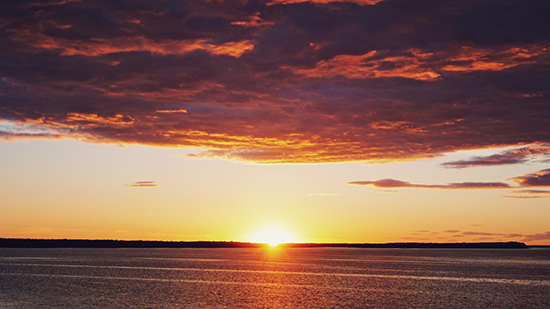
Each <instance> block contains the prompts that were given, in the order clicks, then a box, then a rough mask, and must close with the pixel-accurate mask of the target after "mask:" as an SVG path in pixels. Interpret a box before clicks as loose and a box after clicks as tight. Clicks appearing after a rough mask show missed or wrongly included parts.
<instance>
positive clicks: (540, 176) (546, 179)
mask: <svg viewBox="0 0 550 309" xmlns="http://www.w3.org/2000/svg"><path fill="white" fill-rule="evenodd" d="M508 180H510V181H513V182H515V183H517V184H518V185H519V187H518V186H516V187H513V186H510V185H509V184H507V183H505V182H459V183H449V184H435V185H428V184H417V183H410V182H407V181H402V180H396V179H391V178H386V179H380V180H376V181H371V180H364V181H350V182H348V184H350V185H360V186H373V187H376V188H419V189H514V188H533V187H550V169H544V170H541V171H538V172H535V173H529V174H524V175H520V176H517V177H513V178H510V179H508ZM512 193H523V194H547V193H550V191H547V190H517V191H512ZM505 197H514V198H541V197H543V196H533V195H524V196H519V195H518V196H505Z"/></svg>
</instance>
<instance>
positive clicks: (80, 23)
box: [0, 0, 550, 244]
mask: <svg viewBox="0 0 550 309" xmlns="http://www.w3.org/2000/svg"><path fill="white" fill-rule="evenodd" d="M548 9H549V4H547V3H545V2H544V1H535V2H526V1H520V0H511V1H497V0H481V1H469V2H466V1H463V2H461V1H437V2H423V1H410V3H407V2H406V1H405V2H402V1H394V0H353V1H352V0H334V1H332V0H265V1H263V0H259V1H254V2H252V1H247V0H242V1H240V0H239V1H202V0H197V1H195V0H190V1H182V2H177V3H174V2H170V1H164V0H160V1H146V2H144V3H142V4H140V5H139V6H136V5H135V4H134V3H131V2H128V3H127V2H124V3H119V4H117V5H114V4H113V3H112V2H110V1H88V0H82V1H40V2H39V3H38V2H33V1H26V0H25V1H16V2H13V3H11V2H9V3H4V4H0V55H1V57H0V155H1V158H2V160H1V162H0V190H1V192H0V193H1V197H2V201H1V204H0V210H1V211H2V216H1V218H0V237H41V238H117V239H160V240H252V241H262V242H273V243H276V242H281V241H282V242H287V241H292V242H294V241H306V242H396V241H437V242H457V241H458V242H462V241H512V240H517V241H524V242H527V243H530V244H550V229H549V228H548V224H547V221H548V218H550V207H549V205H550V203H549V201H550V166H549V164H548V163H549V162H550V131H549V130H548V128H549V127H550V103H549V98H550V88H549V87H548V80H550V76H549V73H548V72H550V70H549V68H550V36H549V35H548V31H546V29H550V19H548V17H547V14H546V12H548ZM427 16H429V18H428V17H427ZM277 226H278V227H279V228H277V229H279V230H278V232H277V229H275V228H273V227H277ZM269 227H272V228H273V229H274V230H272V231H271V232H270V231H266V230H265V229H269ZM261 231H264V232H261ZM254 233H258V234H254ZM262 233H264V234H262ZM287 233H288V234H287Z"/></svg>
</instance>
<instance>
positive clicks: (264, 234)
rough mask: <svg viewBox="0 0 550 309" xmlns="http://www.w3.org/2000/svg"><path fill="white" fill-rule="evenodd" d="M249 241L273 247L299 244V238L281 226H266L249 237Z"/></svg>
mask: <svg viewBox="0 0 550 309" xmlns="http://www.w3.org/2000/svg"><path fill="white" fill-rule="evenodd" d="M248 241H250V242H255V243H264V244H268V245H269V246H271V247H275V246H278V245H280V244H285V243H296V242H299V240H298V238H297V237H296V236H295V235H294V234H293V233H291V232H290V231H288V230H286V229H284V228H281V227H279V226H266V227H263V228H261V229H259V230H257V231H255V232H254V233H253V234H252V235H250V236H249V237H248Z"/></svg>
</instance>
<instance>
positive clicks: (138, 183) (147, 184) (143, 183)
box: [124, 181, 158, 188]
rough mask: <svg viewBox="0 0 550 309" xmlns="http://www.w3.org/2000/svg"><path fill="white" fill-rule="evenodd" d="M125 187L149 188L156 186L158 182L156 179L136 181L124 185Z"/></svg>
mask: <svg viewBox="0 0 550 309" xmlns="http://www.w3.org/2000/svg"><path fill="white" fill-rule="evenodd" d="M124 186H126V187H132V188H151V187H158V184H157V182H156V181H136V182H134V183H133V184H131V185H124Z"/></svg>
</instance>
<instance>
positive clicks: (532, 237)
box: [525, 232, 550, 241]
mask: <svg viewBox="0 0 550 309" xmlns="http://www.w3.org/2000/svg"><path fill="white" fill-rule="evenodd" d="M547 239H550V232H544V233H537V234H533V235H526V236H525V241H536V240H547Z"/></svg>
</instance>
